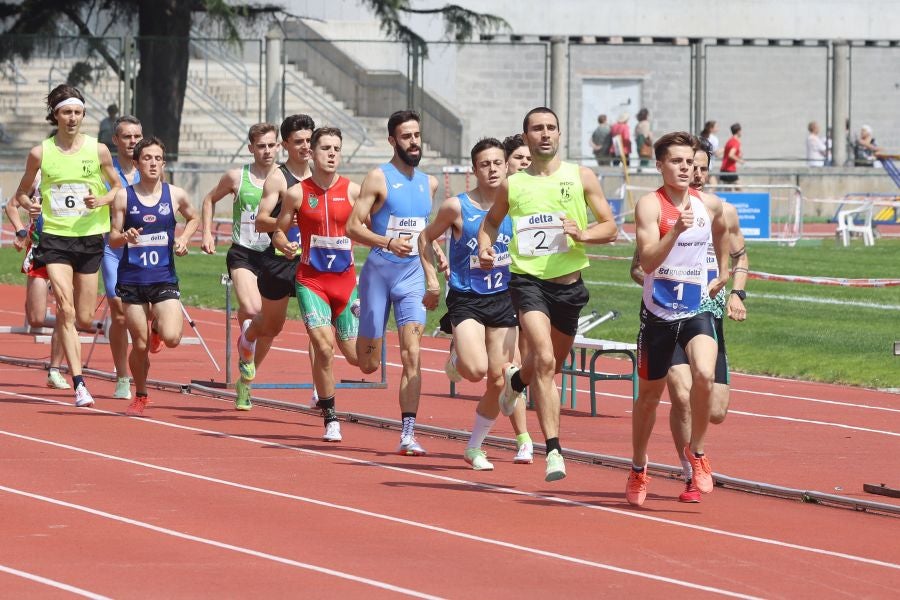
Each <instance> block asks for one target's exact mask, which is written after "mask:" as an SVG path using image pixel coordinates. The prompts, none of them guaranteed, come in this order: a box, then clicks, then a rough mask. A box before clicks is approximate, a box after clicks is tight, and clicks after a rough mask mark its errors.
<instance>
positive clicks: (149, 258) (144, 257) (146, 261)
mask: <svg viewBox="0 0 900 600" xmlns="http://www.w3.org/2000/svg"><path fill="white" fill-rule="evenodd" d="M138 258H139V259H140V261H141V264H142V265H143V266H145V267H155V266H156V265H158V264H159V252H157V251H156V250H151V251H150V252H146V251H145V252H141V253H140V255H139V256H138Z"/></svg>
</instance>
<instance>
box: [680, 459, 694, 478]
mask: <svg viewBox="0 0 900 600" xmlns="http://www.w3.org/2000/svg"><path fill="white" fill-rule="evenodd" d="M681 471H682V474H683V475H684V480H685V481H690V480H691V478H692V477H693V476H694V469H693V468H692V467H691V461H689V460H688V459H686V458H685V457H683V456H682V457H681Z"/></svg>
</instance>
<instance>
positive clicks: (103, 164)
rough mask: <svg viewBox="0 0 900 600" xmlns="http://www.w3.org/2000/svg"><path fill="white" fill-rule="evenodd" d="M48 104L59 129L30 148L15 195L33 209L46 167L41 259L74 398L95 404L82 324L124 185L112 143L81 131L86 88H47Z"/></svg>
mask: <svg viewBox="0 0 900 600" xmlns="http://www.w3.org/2000/svg"><path fill="white" fill-rule="evenodd" d="M47 109H48V110H47V120H48V121H49V122H50V123H51V124H53V125H55V126H56V127H57V132H56V135H55V136H53V137H52V138H48V139H46V140H44V142H43V143H42V144H40V145H39V146H35V147H34V148H32V149H31V152H30V153H29V154H28V159H27V160H26V162H25V173H24V174H23V175H22V180H21V181H20V182H19V187H18V189H17V190H16V201H17V202H18V203H19V206H21V207H23V208H25V209H26V210H28V211H29V212H31V208H32V202H31V198H30V194H31V189H32V185H33V183H34V180H35V177H36V175H37V172H38V169H40V171H41V173H42V176H41V184H40V192H41V212H42V215H43V217H44V230H43V233H42V235H41V238H40V240H39V242H38V245H37V247H36V248H35V250H34V259H35V261H37V262H39V263H43V264H45V265H47V275H48V276H49V277H50V283H51V285H52V286H53V293H54V295H55V296H56V303H57V307H58V310H57V319H59V320H60V325H59V327H60V329H59V331H60V341H61V343H62V346H63V348H64V351H65V355H66V362H68V363H69V369H70V370H71V373H72V381H73V384H74V387H75V405H76V406H91V405H92V404H94V398H93V396H91V394H90V392H88V389H87V386H86V385H85V383H84V378H83V377H82V375H81V364H82V363H81V343H80V342H79V339H78V332H77V331H76V329H75V327H76V324H77V326H78V327H79V328H83V329H89V328H91V327H92V323H91V321H92V320H93V316H94V311H95V310H96V308H97V271H98V270H99V269H100V261H101V260H102V258H103V234H104V233H106V232H108V231H109V204H110V203H111V202H112V200H113V198H115V195H116V192H118V191H119V190H120V189H122V188H121V186H120V184H119V177H118V176H117V175H116V171H115V169H114V168H113V164H112V156H111V155H110V153H109V149H108V148H107V147H106V146H105V145H103V144H99V143H98V142H97V140H96V138H92V137H90V136H87V135H84V134H83V133H81V132H80V130H81V125H82V123H83V121H84V96H82V95H81V92H79V91H78V89H76V88H74V87H72V86H69V85H66V84H63V85H59V86H57V87H55V88H54V89H53V90H52V91H51V92H50V94H48V96H47ZM104 181H105V182H106V183H108V184H109V186H110V188H109V191H107V190H106V183H104Z"/></svg>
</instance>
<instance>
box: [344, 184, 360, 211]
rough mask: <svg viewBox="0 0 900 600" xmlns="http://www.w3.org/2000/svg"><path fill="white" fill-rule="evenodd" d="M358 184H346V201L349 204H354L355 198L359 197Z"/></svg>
mask: <svg viewBox="0 0 900 600" xmlns="http://www.w3.org/2000/svg"><path fill="white" fill-rule="evenodd" d="M359 190H360V187H359V184H358V183H354V182H353V181H351V182H350V185H348V186H347V196H349V198H347V201H348V202H349V203H350V206H356V200H357V199H358V198H359Z"/></svg>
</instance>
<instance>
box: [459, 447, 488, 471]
mask: <svg viewBox="0 0 900 600" xmlns="http://www.w3.org/2000/svg"><path fill="white" fill-rule="evenodd" d="M465 459H466V462H467V463H469V464H470V465H472V470H473V471H493V470H494V465H492V464H491V463H490V462H488V459H487V454H486V453H485V451H484V450H482V449H481V448H466V454H465Z"/></svg>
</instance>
